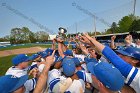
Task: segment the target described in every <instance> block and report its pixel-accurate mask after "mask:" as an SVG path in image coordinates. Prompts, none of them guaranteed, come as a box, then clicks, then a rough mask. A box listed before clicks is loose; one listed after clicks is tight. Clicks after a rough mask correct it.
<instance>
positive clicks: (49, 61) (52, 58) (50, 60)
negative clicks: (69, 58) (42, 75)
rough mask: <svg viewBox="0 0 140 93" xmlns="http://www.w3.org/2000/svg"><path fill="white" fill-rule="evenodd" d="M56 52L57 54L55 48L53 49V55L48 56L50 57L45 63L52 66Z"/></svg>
mask: <svg viewBox="0 0 140 93" xmlns="http://www.w3.org/2000/svg"><path fill="white" fill-rule="evenodd" d="M54 54H55V50H54V51H53V53H52V55H51V56H48V57H47V58H46V62H45V65H49V66H51V65H52V64H53V63H54Z"/></svg>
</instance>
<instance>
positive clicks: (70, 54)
mask: <svg viewBox="0 0 140 93" xmlns="http://www.w3.org/2000/svg"><path fill="white" fill-rule="evenodd" d="M64 55H66V56H73V52H72V50H70V49H68V50H66V51H65V52H64Z"/></svg>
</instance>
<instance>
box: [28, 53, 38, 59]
mask: <svg viewBox="0 0 140 93" xmlns="http://www.w3.org/2000/svg"><path fill="white" fill-rule="evenodd" d="M38 56H39V55H38V54H33V55H32V56H30V57H29V60H35V59H36V58H37V57H38Z"/></svg>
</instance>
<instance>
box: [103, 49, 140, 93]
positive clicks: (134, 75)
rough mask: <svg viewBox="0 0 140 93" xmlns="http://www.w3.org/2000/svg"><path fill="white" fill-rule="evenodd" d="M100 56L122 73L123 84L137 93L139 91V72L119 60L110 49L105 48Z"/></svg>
mask: <svg viewBox="0 0 140 93" xmlns="http://www.w3.org/2000/svg"><path fill="white" fill-rule="evenodd" d="M102 54H103V55H104V56H105V57H106V58H107V59H108V60H109V61H110V62H111V63H112V64H113V65H114V66H115V67H116V68H117V69H119V71H120V72H121V73H122V75H123V76H124V77H125V79H126V80H125V83H126V84H127V85H129V86H131V87H132V88H133V89H134V90H135V91H136V92H137V93H139V91H140V70H139V69H138V68H136V67H133V66H132V65H130V64H129V63H127V62H125V61H124V60H123V59H121V58H120V57H119V56H118V55H117V54H116V53H115V52H114V51H113V50H112V49H110V48H109V47H105V48H104V49H103V51H102Z"/></svg>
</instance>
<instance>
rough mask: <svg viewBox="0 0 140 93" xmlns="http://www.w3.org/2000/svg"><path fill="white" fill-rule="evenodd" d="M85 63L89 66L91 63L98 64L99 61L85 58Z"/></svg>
mask: <svg viewBox="0 0 140 93" xmlns="http://www.w3.org/2000/svg"><path fill="white" fill-rule="evenodd" d="M84 61H85V62H86V64H88V63H89V62H94V63H98V62H97V60H96V59H95V58H88V57H85V58H84Z"/></svg>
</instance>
